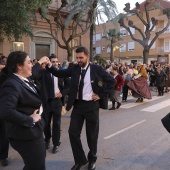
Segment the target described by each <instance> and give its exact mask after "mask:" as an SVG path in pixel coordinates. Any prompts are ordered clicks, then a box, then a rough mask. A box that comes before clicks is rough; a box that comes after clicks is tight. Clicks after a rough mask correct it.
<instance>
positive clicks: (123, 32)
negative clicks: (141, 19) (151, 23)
mask: <svg viewBox="0 0 170 170" xmlns="http://www.w3.org/2000/svg"><path fill="white" fill-rule="evenodd" d="M120 33H121V36H126V29H125V28H121V29H120Z"/></svg>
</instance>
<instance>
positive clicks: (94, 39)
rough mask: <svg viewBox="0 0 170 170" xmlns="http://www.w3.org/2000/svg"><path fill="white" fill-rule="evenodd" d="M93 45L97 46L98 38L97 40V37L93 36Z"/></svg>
mask: <svg viewBox="0 0 170 170" xmlns="http://www.w3.org/2000/svg"><path fill="white" fill-rule="evenodd" d="M93 44H96V38H95V35H93Z"/></svg>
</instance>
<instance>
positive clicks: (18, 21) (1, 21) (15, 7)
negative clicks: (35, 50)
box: [0, 0, 51, 40]
mask: <svg viewBox="0 0 170 170" xmlns="http://www.w3.org/2000/svg"><path fill="white" fill-rule="evenodd" d="M50 2H51V0H15V1H14V0H0V4H1V9H0V35H2V36H5V37H7V38H8V39H9V40H10V39H11V37H13V36H14V38H15V39H16V40H18V39H19V38H20V37H22V36H23V35H30V36H31V35H32V26H31V23H30V20H34V21H35V20H36V16H35V12H36V10H37V9H39V8H44V10H43V11H45V9H47V5H48V4H49V3H50Z"/></svg>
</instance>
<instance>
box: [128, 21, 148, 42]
mask: <svg viewBox="0 0 170 170" xmlns="http://www.w3.org/2000/svg"><path fill="white" fill-rule="evenodd" d="M128 25H129V26H130V27H132V28H134V29H135V30H137V31H138V32H139V33H140V34H141V36H142V38H143V39H145V36H144V34H143V32H142V30H141V29H140V28H138V27H137V26H135V25H134V24H133V21H129V22H128Z"/></svg>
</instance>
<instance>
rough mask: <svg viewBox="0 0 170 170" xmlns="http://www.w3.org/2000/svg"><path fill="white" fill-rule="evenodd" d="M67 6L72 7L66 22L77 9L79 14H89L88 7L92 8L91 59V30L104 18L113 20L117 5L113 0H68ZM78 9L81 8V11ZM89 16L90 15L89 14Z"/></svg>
mask: <svg viewBox="0 0 170 170" xmlns="http://www.w3.org/2000/svg"><path fill="white" fill-rule="evenodd" d="M69 7H72V11H70V14H69V17H68V18H69V19H68V20H67V23H69V22H70V20H71V19H72V18H73V16H74V14H76V12H77V11H79V16H85V15H89V11H88V9H91V10H93V12H91V13H90V15H91V14H93V15H94V16H93V21H92V24H91V27H90V60H91V61H92V59H93V32H94V29H95V24H99V23H101V22H103V23H104V22H105V19H104V18H107V19H108V21H110V20H113V18H115V16H116V15H117V13H118V11H117V7H116V4H115V2H114V1H113V0H70V1H69ZM79 9H81V11H83V12H81V11H80V10H79ZM89 17H90V16H89Z"/></svg>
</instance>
